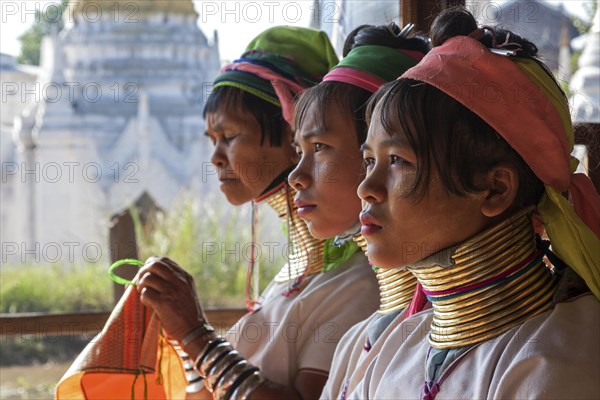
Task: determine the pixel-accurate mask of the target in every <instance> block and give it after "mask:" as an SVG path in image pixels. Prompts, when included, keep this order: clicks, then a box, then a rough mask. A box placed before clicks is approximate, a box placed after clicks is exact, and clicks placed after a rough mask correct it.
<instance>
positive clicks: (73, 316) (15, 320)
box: [0, 308, 246, 339]
mask: <svg viewBox="0 0 600 400" xmlns="http://www.w3.org/2000/svg"><path fill="white" fill-rule="evenodd" d="M205 313H206V317H207V318H208V320H209V321H210V323H211V325H213V326H214V327H215V328H217V329H219V330H221V331H224V330H227V329H228V328H229V327H231V326H232V325H233V324H234V323H236V322H237V321H238V320H239V319H240V318H241V317H242V316H243V315H244V314H246V310H245V309H241V308H223V309H209V310H205ZM109 315H110V313H109V312H89V313H63V314H50V313H22V314H0V336H24V335H43V336H50V337H56V336H73V335H88V334H89V335H94V334H96V333H98V332H100V331H101V330H102V328H103V327H104V324H106V321H107V320H108V317H109ZM90 339H92V337H91V336H90Z"/></svg>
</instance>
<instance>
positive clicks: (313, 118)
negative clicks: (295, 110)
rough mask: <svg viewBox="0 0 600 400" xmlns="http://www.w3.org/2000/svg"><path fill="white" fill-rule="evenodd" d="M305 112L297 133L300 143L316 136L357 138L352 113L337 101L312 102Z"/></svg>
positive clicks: (296, 137)
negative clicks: (349, 135)
mask: <svg viewBox="0 0 600 400" xmlns="http://www.w3.org/2000/svg"><path fill="white" fill-rule="evenodd" d="M302 111H303V115H302V118H301V119H300V121H299V123H298V126H297V129H296V132H295V134H294V137H295V140H296V141H299V140H302V139H306V138H308V137H310V136H314V135H343V136H346V135H347V134H352V135H355V136H356V133H355V132H354V131H355V129H356V128H355V126H354V122H353V116H352V113H351V112H350V111H349V110H345V109H344V107H343V106H342V105H341V104H340V103H339V102H335V101H328V102H324V103H323V104H322V103H321V102H317V101H315V102H312V103H311V104H309V105H307V106H306V107H305V108H304V110H302Z"/></svg>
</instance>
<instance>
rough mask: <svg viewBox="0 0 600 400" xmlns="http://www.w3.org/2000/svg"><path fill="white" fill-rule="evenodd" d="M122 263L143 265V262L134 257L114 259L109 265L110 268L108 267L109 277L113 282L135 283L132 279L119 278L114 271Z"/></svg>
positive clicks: (122, 283)
mask: <svg viewBox="0 0 600 400" xmlns="http://www.w3.org/2000/svg"><path fill="white" fill-rule="evenodd" d="M124 264H129V265H137V266H138V267H142V266H144V263H143V262H141V261H140V260H136V259H135V258H125V259H123V260H119V261H116V262H115V263H113V265H111V266H110V268H109V269H108V276H110V279H112V280H113V281H114V282H116V283H118V284H120V285H135V283H133V281H130V280H128V279H125V278H121V277H120V276H118V275H117V274H116V273H115V270H116V269H117V268H118V267H120V266H121V265H124Z"/></svg>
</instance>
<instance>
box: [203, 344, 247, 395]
mask: <svg viewBox="0 0 600 400" xmlns="http://www.w3.org/2000/svg"><path fill="white" fill-rule="evenodd" d="M242 360H243V358H242V357H241V356H240V353H238V352H237V351H235V350H231V351H230V352H229V353H228V354H226V355H225V356H223V357H221V358H220V359H219V360H218V361H217V362H215V364H214V365H213V367H212V368H211V369H210V371H208V373H207V375H206V381H205V382H204V385H205V386H206V389H207V390H208V391H209V392H211V393H212V392H213V390H214V388H215V386H216V385H217V382H218V381H219V378H220V377H221V376H222V375H223V374H224V373H225V371H227V370H228V369H229V368H230V367H233V366H234V365H235V364H237V363H239V362H240V361H242Z"/></svg>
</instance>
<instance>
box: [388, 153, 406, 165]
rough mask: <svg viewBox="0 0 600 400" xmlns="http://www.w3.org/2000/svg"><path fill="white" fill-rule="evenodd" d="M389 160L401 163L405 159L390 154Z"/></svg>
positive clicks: (393, 162)
mask: <svg viewBox="0 0 600 400" xmlns="http://www.w3.org/2000/svg"><path fill="white" fill-rule="evenodd" d="M390 162H391V163H392V164H402V163H405V162H406V161H405V160H404V159H403V158H400V157H398V156H395V155H391V156H390Z"/></svg>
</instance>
